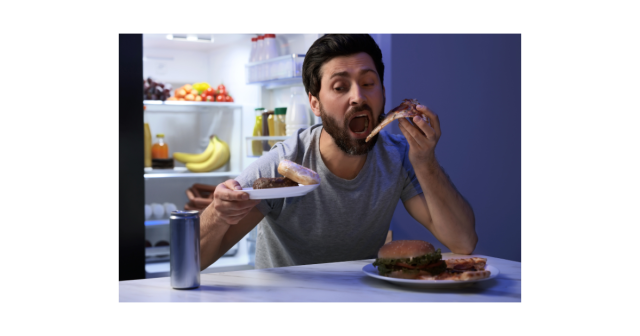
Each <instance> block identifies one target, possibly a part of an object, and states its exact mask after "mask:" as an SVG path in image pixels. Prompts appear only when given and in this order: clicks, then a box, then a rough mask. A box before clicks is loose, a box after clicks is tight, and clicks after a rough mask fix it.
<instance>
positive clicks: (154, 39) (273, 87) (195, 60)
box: [141, 34, 321, 278]
mask: <svg viewBox="0 0 640 336" xmlns="http://www.w3.org/2000/svg"><path fill="white" fill-rule="evenodd" d="M258 35H259V34H193V35H191V34H144V35H143V39H142V40H143V77H144V79H148V78H152V79H153V81H154V82H160V83H163V85H165V86H171V93H170V96H171V97H174V98H172V99H171V100H167V99H166V97H165V99H164V100H162V99H159V98H158V97H149V96H147V97H145V98H146V99H145V100H144V106H145V110H144V122H145V123H146V124H148V126H149V130H150V133H151V137H152V142H156V135H157V134H160V133H162V134H164V141H165V142H166V143H167V145H168V147H169V156H170V157H172V156H173V155H172V153H175V152H183V153H202V152H204V151H205V150H206V148H207V146H208V145H209V140H210V136H212V135H215V136H217V137H218V138H219V139H220V140H221V141H224V142H225V143H226V144H227V145H228V148H229V153H230V155H229V159H228V160H227V161H226V163H224V165H222V166H221V167H219V168H216V169H214V170H212V171H207V172H193V171H191V170H189V169H187V168H186V167H185V164H183V163H181V162H179V161H177V160H174V161H173V163H174V167H173V168H170V169H156V168H151V167H147V168H145V173H144V189H145V192H144V194H145V240H146V242H145V243H146V248H145V273H146V277H147V278H152V277H161V276H168V275H169V249H170V247H169V246H170V241H169V213H170V211H171V210H172V209H185V205H188V204H190V202H192V200H190V198H189V196H188V195H187V192H186V191H187V189H189V188H190V187H191V186H193V185H195V184H204V185H210V186H215V185H217V184H219V183H221V182H224V181H225V180H227V179H231V178H234V177H236V176H238V175H239V174H240V172H241V171H242V170H243V169H244V168H246V167H247V166H248V165H250V164H251V163H252V162H254V161H255V160H257V159H258V157H259V155H256V154H255V153H254V152H252V150H251V144H252V142H255V141H263V140H272V141H282V140H283V139H286V137H274V138H264V137H254V134H253V131H254V124H255V121H256V118H255V116H256V109H257V108H265V109H266V110H274V109H275V108H277V107H287V106H288V105H289V101H290V98H291V91H292V88H294V87H303V85H302V76H301V75H302V62H303V60H304V54H305V53H306V51H307V49H308V48H309V47H310V46H311V44H312V43H313V42H314V41H315V40H316V39H317V38H318V37H320V36H321V34H278V35H276V38H275V41H276V46H277V50H278V56H277V57H274V58H270V59H267V60H261V61H257V62H250V54H251V50H252V41H251V39H252V38H253V37H257V36H258ZM203 82H204V83H208V84H209V85H210V87H213V88H217V87H218V86H219V85H221V84H222V85H224V86H225V89H226V92H227V95H228V96H231V97H232V98H233V101H224V102H218V101H214V102H211V101H192V100H177V99H176V94H175V91H176V90H178V89H180V88H183V87H184V86H185V85H187V84H189V85H191V86H192V85H193V84H195V83H203ZM141 85H142V84H141ZM148 98H156V99H148ZM227 100H228V99H227ZM308 112H309V113H310V114H311V111H310V110H309V111H308ZM309 120H311V122H310V124H311V123H314V122H318V121H319V120H317V119H316V118H315V117H313V116H312V115H311V116H310V119H309ZM163 210H164V211H163ZM256 236H257V228H256V229H254V230H253V231H251V232H250V233H249V234H248V235H247V236H245V237H244V238H243V239H241V240H240V241H239V242H238V244H236V245H235V246H234V247H233V248H231V249H230V250H229V251H228V252H227V253H226V254H225V255H224V256H223V257H221V258H220V259H219V260H218V261H216V262H215V263H214V264H212V265H211V266H210V267H209V268H208V269H207V270H205V271H203V272H204V273H207V272H218V271H231V270H242V269H252V268H253V265H254V260H255V239H256Z"/></svg>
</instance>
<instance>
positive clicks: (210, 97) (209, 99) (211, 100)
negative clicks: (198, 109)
mask: <svg viewBox="0 0 640 336" xmlns="http://www.w3.org/2000/svg"><path fill="white" fill-rule="evenodd" d="M205 101H208V102H213V101H215V99H213V96H207V99H205Z"/></svg>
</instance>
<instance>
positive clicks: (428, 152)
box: [200, 35, 477, 269]
mask: <svg viewBox="0 0 640 336" xmlns="http://www.w3.org/2000/svg"><path fill="white" fill-rule="evenodd" d="M383 75H384V64H383V63H382V53H381V51H380V48H379V47H378V45H377V44H376V43H375V41H374V40H373V39H372V38H371V37H370V36H369V35H325V36H323V37H321V38H319V39H318V40H317V41H316V42H314V44H313V45H312V46H311V47H310V48H309V51H308V52H307V54H306V56H305V60H304V64H303V74H302V77H303V83H304V86H305V90H306V91H307V94H308V96H309V104H310V105H311V109H312V110H313V113H314V114H315V115H316V116H320V117H321V118H322V124H321V125H314V126H312V127H310V128H308V129H306V130H299V131H298V133H297V134H296V135H295V136H294V137H292V138H290V139H287V140H286V141H284V142H281V143H278V144H276V145H275V146H274V147H273V148H272V149H271V151H269V153H267V154H265V155H264V156H262V157H261V158H260V159H259V160H258V161H256V162H254V163H253V164H252V165H250V166H249V167H248V168H247V169H246V170H245V171H243V172H242V174H241V175H240V176H238V178H237V179H236V180H227V181H226V182H224V183H222V184H220V185H218V186H217V188H216V190H215V193H214V200H213V202H212V203H211V205H210V206H209V207H207V209H206V210H205V211H204V212H203V213H202V216H201V229H200V260H201V269H205V268H206V267H208V266H209V265H211V264H212V263H213V262H215V261H216V260H217V259H218V258H220V257H221V256H222V255H224V253H225V252H226V251H227V250H228V249H229V248H231V247H232V246H233V245H234V244H235V243H237V242H238V241H239V240H240V239H241V238H242V237H244V236H245V235H246V234H247V233H248V232H249V231H251V230H252V229H253V228H254V227H255V226H256V225H257V224H258V223H260V226H259V229H258V240H257V251H256V268H270V267H281V266H291V265H304V264H314V263H326V262H337V261H345V260H357V259H368V258H375V257H376V254H377V252H378V249H379V248H380V247H381V246H382V245H383V244H384V241H385V238H386V235H387V232H388V230H389V225H390V222H391V217H392V216H393V212H394V210H395V207H396V204H397V202H398V200H399V199H400V200H402V201H403V203H404V205H405V208H406V209H407V211H408V212H409V214H411V216H412V217H413V218H415V219H416V220H417V221H418V222H419V223H420V224H422V225H423V226H424V227H425V228H427V229H428V230H429V231H431V233H433V235H434V236H435V237H436V238H437V239H438V240H439V241H440V242H442V243H443V244H444V245H445V246H447V247H448V248H449V249H450V250H451V251H452V252H455V253H462V254H470V253H471V252H472V251H473V250H474V248H475V246H476V243H477V235H476V232H475V218H474V215H473V210H472V209H471V207H470V206H469V204H468V203H467V202H466V201H465V200H464V198H463V197H462V196H461V195H460V194H459V193H458V192H457V190H456V189H455V187H454V186H453V184H452V183H451V181H450V180H449V178H448V176H447V175H446V174H445V173H444V171H443V170H442V168H441V167H440V165H439V164H438V161H437V160H436V157H435V146H436V144H437V142H438V139H439V138H440V123H439V120H438V116H437V115H435V114H434V113H433V112H431V111H430V110H428V109H427V108H426V107H425V106H418V110H420V111H422V112H424V113H425V114H426V115H427V117H428V121H425V120H423V119H422V118H420V117H415V118H414V119H413V120H412V122H409V121H408V120H405V119H400V120H399V126H400V130H401V131H402V134H403V135H397V134H395V135H394V134H388V133H387V132H380V133H379V134H377V135H376V136H375V137H374V138H372V140H371V141H369V142H365V138H366V137H367V136H368V135H369V134H370V133H371V131H372V130H373V128H374V127H375V126H376V125H377V124H378V123H379V122H380V120H379V119H380V116H381V115H382V114H383V109H384V104H385V91H384V86H383V85H382V83H383ZM282 159H287V160H290V161H294V162H296V163H298V164H301V165H303V166H305V167H308V168H310V169H312V170H314V171H316V172H317V173H318V174H319V175H320V179H321V183H320V186H319V187H318V188H316V189H315V190H314V191H312V192H310V193H309V194H307V195H305V196H301V197H290V198H281V199H270V200H248V195H247V194H246V193H244V192H242V191H240V190H241V189H242V187H250V186H252V184H253V182H254V181H255V180H256V179H257V178H259V177H277V176H280V175H279V174H278V173H277V166H278V164H279V162H280V161H281V160H282Z"/></svg>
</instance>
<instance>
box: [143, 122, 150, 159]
mask: <svg viewBox="0 0 640 336" xmlns="http://www.w3.org/2000/svg"><path fill="white" fill-rule="evenodd" d="M144 166H145V167H151V129H150V128H149V124H147V123H144Z"/></svg>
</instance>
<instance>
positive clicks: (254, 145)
mask: <svg viewBox="0 0 640 336" xmlns="http://www.w3.org/2000/svg"><path fill="white" fill-rule="evenodd" d="M262 111H264V108H257V109H256V113H257V115H256V124H255V125H254V126H253V136H262ZM251 154H253V155H254V156H260V155H262V142H260V140H252V141H251Z"/></svg>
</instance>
